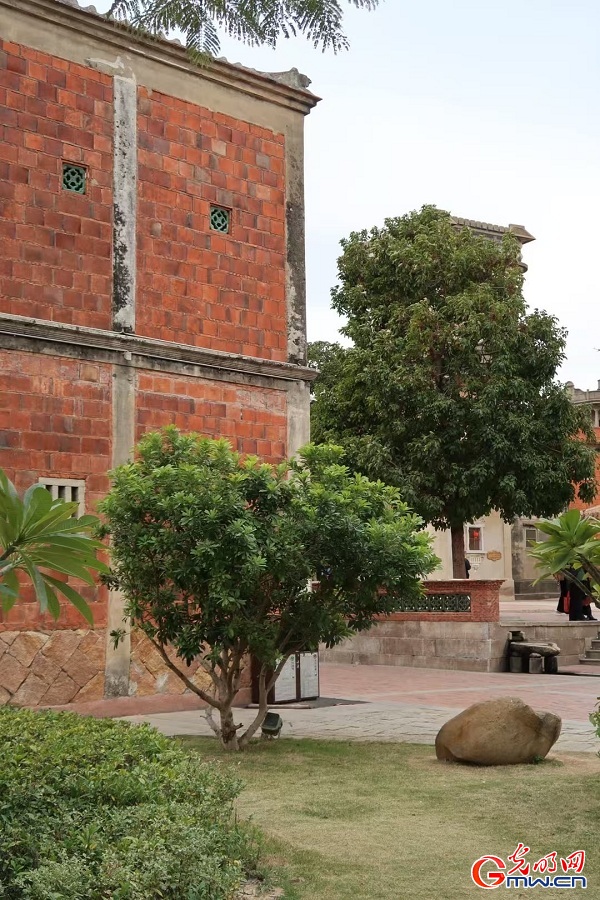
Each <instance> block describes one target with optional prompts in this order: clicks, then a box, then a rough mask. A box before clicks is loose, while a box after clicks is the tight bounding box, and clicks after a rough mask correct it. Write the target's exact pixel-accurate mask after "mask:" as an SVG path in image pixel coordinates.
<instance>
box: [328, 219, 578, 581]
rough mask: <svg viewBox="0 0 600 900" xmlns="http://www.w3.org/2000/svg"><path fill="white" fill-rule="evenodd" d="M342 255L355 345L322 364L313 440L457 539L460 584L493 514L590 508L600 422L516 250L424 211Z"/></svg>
mask: <svg viewBox="0 0 600 900" xmlns="http://www.w3.org/2000/svg"><path fill="white" fill-rule="evenodd" d="M342 247H343V254H342V256H341V257H340V259H339V263H338V267H339V278H340V284H339V286H338V287H337V288H335V289H334V290H333V292H332V297H333V306H334V308H335V309H336V310H337V311H338V312H340V313H342V314H343V315H345V316H347V318H348V324H347V325H346V327H345V328H344V329H342V330H343V332H344V333H345V334H346V335H347V336H348V337H349V338H351V339H352V341H353V344H354V346H353V347H350V348H347V349H345V348H342V347H339V346H336V345H326V344H319V345H317V346H316V347H315V348H314V349H313V350H312V352H311V356H312V359H313V362H314V363H315V364H316V365H319V364H320V365H321V367H322V369H321V374H320V376H319V377H318V379H317V380H316V382H315V383H314V394H315V398H316V399H315V402H313V404H312V409H311V425H312V434H313V438H314V439H315V440H317V441H335V442H336V443H339V444H341V445H343V446H344V448H345V449H346V451H347V454H348V461H349V464H350V465H351V466H352V467H353V468H354V469H355V470H356V471H360V472H363V473H364V474H366V475H368V476H369V477H371V478H373V477H375V478H381V479H383V480H384V481H386V482H388V483H389V484H394V485H397V486H398V487H399V488H400V489H401V493H402V496H403V497H404V498H405V499H406V500H407V502H408V503H409V504H410V505H411V506H412V508H413V509H415V510H416V512H418V513H419V514H420V515H421V516H422V517H423V518H424V519H425V521H427V522H430V523H431V524H433V525H434V526H435V527H436V528H442V529H446V528H449V529H450V531H451V535H452V556H453V569H454V577H455V578H464V577H465V562H464V559H465V552H464V524H465V523H467V522H472V521H474V520H475V519H477V518H479V517H480V516H485V515H488V514H489V513H490V511H491V510H493V509H496V510H498V511H499V512H500V514H501V515H502V517H503V518H504V519H505V521H507V522H510V521H511V520H512V519H513V518H515V517H516V516H525V515H526V516H533V515H536V516H552V515H556V514H557V513H559V512H560V511H561V510H562V509H564V508H565V506H567V505H568V504H569V502H570V501H571V500H572V499H573V497H574V496H575V493H576V491H578V493H579V496H580V497H581V498H582V499H585V500H590V499H591V498H592V497H593V496H594V493H595V481H594V462H595V452H594V449H593V446H592V443H593V434H592V432H591V427H590V422H589V416H588V415H587V413H586V412H585V410H583V409H581V408H578V407H575V406H574V405H573V404H572V403H571V401H570V399H569V397H568V395H567V393H566V391H565V389H564V388H563V386H562V385H560V384H558V383H557V382H556V380H555V379H556V372H557V368H558V366H559V365H560V364H561V362H562V361H563V359H564V348H565V339H566V332H565V331H564V329H562V328H559V327H558V324H557V321H556V319H555V318H554V317H552V316H549V315H547V314H546V313H543V312H540V311H538V310H535V311H533V312H528V310H527V308H526V305H525V301H524V299H523V294H522V287H523V273H522V269H521V267H520V265H519V263H520V248H519V245H518V243H517V241H516V239H515V238H514V237H513V236H512V235H510V234H507V235H505V236H504V238H503V240H502V242H499V243H497V242H495V241H491V240H488V239H486V238H484V237H479V236H477V235H475V234H473V233H472V232H471V231H470V229H468V228H462V229H458V228H457V227H456V226H455V225H454V223H453V221H452V219H451V217H450V216H449V214H448V213H446V212H444V211H442V210H438V209H435V208H434V207H424V208H423V209H422V210H421V211H420V212H417V213H411V214H410V215H406V216H403V217H401V218H398V219H388V220H387V221H386V223H385V226H384V227H383V228H374V229H373V230H372V231H370V232H367V231H362V232H359V233H353V234H351V235H350V238H349V239H348V240H345V241H342ZM574 485H575V486H577V487H575V486H574Z"/></svg>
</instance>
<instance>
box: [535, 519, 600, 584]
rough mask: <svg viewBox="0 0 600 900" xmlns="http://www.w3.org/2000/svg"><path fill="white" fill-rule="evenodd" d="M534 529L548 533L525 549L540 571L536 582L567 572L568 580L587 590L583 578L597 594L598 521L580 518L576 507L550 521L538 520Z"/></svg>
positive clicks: (599, 564)
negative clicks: (568, 573)
mask: <svg viewBox="0 0 600 900" xmlns="http://www.w3.org/2000/svg"><path fill="white" fill-rule="evenodd" d="M536 528H538V529H539V530H540V531H542V532H543V533H544V534H547V535H548V539H547V540H545V541H537V542H536V543H534V544H532V546H531V548H530V549H529V551H528V552H529V555H530V556H532V557H533V558H534V559H535V560H536V562H537V567H538V569H539V570H540V575H539V578H538V579H537V581H541V580H542V579H543V578H547V577H548V576H550V575H556V574H557V573H559V572H564V571H566V570H569V571H570V575H569V577H570V580H572V581H575V582H577V583H578V584H579V585H580V587H582V588H583V590H584V591H585V592H586V593H589V585H586V584H585V583H583V582H584V579H587V580H588V581H589V582H590V583H591V586H592V590H593V592H594V596H595V597H598V596H599V595H600V540H599V537H600V521H598V520H597V519H593V518H589V519H588V518H584V517H583V516H582V515H581V513H580V512H579V510H578V509H570V510H569V511H568V512H566V513H563V515H562V516H559V517H558V519H554V520H553V521H545V522H538V523H537V524H536Z"/></svg>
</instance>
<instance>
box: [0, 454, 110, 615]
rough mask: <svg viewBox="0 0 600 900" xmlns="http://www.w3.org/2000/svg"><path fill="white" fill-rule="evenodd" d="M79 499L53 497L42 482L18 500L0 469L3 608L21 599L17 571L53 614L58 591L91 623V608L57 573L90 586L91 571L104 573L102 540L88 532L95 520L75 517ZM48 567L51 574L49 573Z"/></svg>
mask: <svg viewBox="0 0 600 900" xmlns="http://www.w3.org/2000/svg"><path fill="white" fill-rule="evenodd" d="M77 509H78V507H77V503H65V502H64V500H58V499H57V500H53V499H52V497H51V496H50V493H49V492H48V491H47V490H46V488H45V487H44V486H43V485H41V484H34V485H32V486H31V487H30V488H29V489H28V490H27V491H26V492H25V495H24V497H23V499H21V498H20V497H19V495H18V493H17V491H16V489H15V486H14V485H13V483H12V482H11V481H10V480H9V479H8V478H7V477H6V474H5V473H4V472H3V471H2V469H0V600H1V603H2V610H3V612H5V613H7V612H8V611H9V610H10V609H12V607H13V606H14V604H15V603H16V602H17V600H18V599H19V593H20V583H19V578H18V573H19V572H21V573H23V574H25V575H26V576H28V577H29V579H30V580H31V583H32V584H33V587H34V589H35V594H36V597H37V600H38V603H39V605H40V610H41V611H42V612H43V613H45V612H49V613H50V614H51V615H52V616H53V617H54V618H55V619H57V618H58V616H59V614H60V603H59V601H58V597H57V596H56V592H57V591H58V592H59V593H61V594H63V596H64V597H65V598H66V599H67V600H68V601H69V603H72V604H73V606H74V607H75V608H76V609H77V610H79V612H80V613H81V615H82V616H83V617H84V618H85V619H87V621H88V622H89V623H90V625H93V624H94V622H93V619H92V612H91V610H90V608H89V606H88V604H87V603H86V601H85V600H84V598H83V597H82V596H81V594H80V593H79V592H78V591H76V590H75V589H74V588H73V587H72V586H71V585H69V584H67V583H66V582H65V581H62V580H61V579H60V578H56V577H55V575H56V574H57V573H58V574H60V575H66V576H67V577H68V578H69V577H73V578H79V579H80V580H81V581H84V582H85V583H86V584H90V585H93V584H94V578H93V575H92V573H93V572H100V573H108V568H107V566H106V565H105V564H104V563H103V562H100V560H98V559H97V558H96V553H97V551H98V550H100V549H104V547H103V545H102V544H101V543H100V542H99V541H97V540H95V539H94V538H92V537H91V536H90V531H92V530H93V529H94V528H96V527H97V526H98V524H99V522H98V519H97V518H96V517H95V516H81V518H77ZM50 572H52V573H54V574H52V575H51V574H50Z"/></svg>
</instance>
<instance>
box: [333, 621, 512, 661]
mask: <svg viewBox="0 0 600 900" xmlns="http://www.w3.org/2000/svg"><path fill="white" fill-rule="evenodd" d="M507 638H508V629H507V628H504V627H503V626H500V625H498V624H497V623H495V622H446V621H398V620H395V619H394V620H387V621H385V622H378V623H377V624H376V625H374V626H373V627H372V628H371V629H370V630H369V631H368V632H365V633H364V634H360V635H357V636H356V637H354V638H351V639H350V640H348V641H344V642H343V643H342V644H340V645H339V646H338V647H335V648H334V649H332V650H322V651H321V654H320V658H321V661H322V662H332V663H349V664H351V665H371V666H415V667H417V668H427V669H455V670H464V671H468V672H502V671H505V670H506V646H507Z"/></svg>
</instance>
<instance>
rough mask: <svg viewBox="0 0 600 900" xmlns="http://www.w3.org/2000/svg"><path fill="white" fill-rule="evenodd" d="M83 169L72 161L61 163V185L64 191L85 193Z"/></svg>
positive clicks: (84, 173)
mask: <svg viewBox="0 0 600 900" xmlns="http://www.w3.org/2000/svg"><path fill="white" fill-rule="evenodd" d="M85 175H86V172H85V169H84V167H83V166H74V165H73V164H72V163H63V171H62V186H63V189H64V190H65V191H73V192H74V193H75V194H85Z"/></svg>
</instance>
